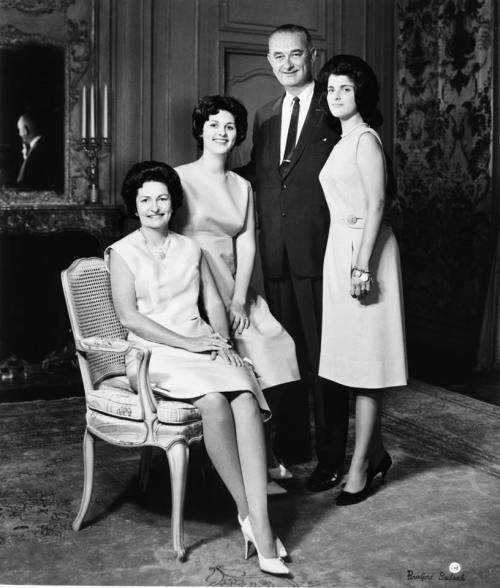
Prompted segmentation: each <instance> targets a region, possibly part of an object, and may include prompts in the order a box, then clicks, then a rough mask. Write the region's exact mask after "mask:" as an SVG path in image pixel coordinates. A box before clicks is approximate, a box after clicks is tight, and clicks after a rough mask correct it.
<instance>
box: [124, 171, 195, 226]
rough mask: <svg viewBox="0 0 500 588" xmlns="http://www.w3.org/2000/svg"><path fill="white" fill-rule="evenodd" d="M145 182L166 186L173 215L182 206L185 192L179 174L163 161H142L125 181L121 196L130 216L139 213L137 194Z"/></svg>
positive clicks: (129, 173)
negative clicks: (159, 183)
mask: <svg viewBox="0 0 500 588" xmlns="http://www.w3.org/2000/svg"><path fill="white" fill-rule="evenodd" d="M145 182H161V183H162V184H165V186H166V187H167V189H168V193H169V194H170V199H171V201H172V211H173V213H174V212H175V211H176V210H177V209H178V208H179V206H182V199H183V196H184V194H183V191H182V186H181V181H180V179H179V176H178V175H177V172H176V171H175V170H174V169H173V168H172V167H170V166H169V165H167V164H166V163H162V162H161V161H141V162H140V163H136V164H134V165H133V166H132V167H131V168H130V169H129V170H128V172H127V175H126V176H125V179H124V180H123V185H122V191H121V195H122V198H123V200H124V202H125V206H126V207H127V212H128V214H129V216H132V217H135V216H136V213H137V202H136V199H137V192H138V190H139V188H141V187H142V185H143V184H144V183H145Z"/></svg>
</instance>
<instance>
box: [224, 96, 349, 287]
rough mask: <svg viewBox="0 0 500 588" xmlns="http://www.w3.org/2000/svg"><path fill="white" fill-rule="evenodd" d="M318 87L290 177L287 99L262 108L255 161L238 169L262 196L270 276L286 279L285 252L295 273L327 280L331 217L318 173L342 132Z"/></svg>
mask: <svg viewBox="0 0 500 588" xmlns="http://www.w3.org/2000/svg"><path fill="white" fill-rule="evenodd" d="M319 95H320V93H319V91H318V87H317V86H316V88H315V91H314V95H313V99H312V101H311V106H310V108H309V112H308V114H307V117H306V119H305V122H304V126H303V127H302V131H301V133H300V136H299V140H298V143H297V146H296V148H295V151H294V154H293V157H292V160H291V163H290V165H289V167H288V170H287V172H286V174H285V175H284V176H283V177H281V176H280V173H279V163H280V137H281V109H282V104H283V98H284V96H281V97H280V98H278V99H275V100H272V101H271V102H269V103H268V104H266V105H265V106H263V107H262V108H260V109H259V110H258V112H257V114H256V117H255V123H254V130H253V150H252V160H251V162H250V163H249V164H248V165H247V166H245V167H244V168H239V169H236V170H235V171H236V172H237V173H239V174H241V175H242V176H243V177H245V178H246V179H248V180H249V181H251V182H252V184H253V186H254V188H255V190H256V192H257V211H258V215H259V228H260V231H259V238H260V252H261V259H262V269H263V273H264V277H265V278H280V277H282V273H283V266H284V259H285V253H286V255H287V257H288V260H289V265H290V269H291V271H292V272H293V273H294V274H295V275H297V276H302V277H310V278H312V277H321V276H322V273H323V257H324V254H325V248H326V241H327V238H328V229H329V225H330V215H329V212H328V207H327V205H326V201H325V198H324V195H323V191H322V189H321V185H320V183H319V179H318V174H319V172H320V170H321V168H322V167H323V165H324V163H325V161H326V159H327V158H328V155H329V154H330V152H331V150H332V148H333V146H334V145H335V143H336V142H337V141H338V139H339V133H338V131H336V130H335V129H334V127H333V126H332V125H331V124H329V123H328V122H327V119H326V116H325V114H324V112H323V111H322V110H321V109H320V107H319Z"/></svg>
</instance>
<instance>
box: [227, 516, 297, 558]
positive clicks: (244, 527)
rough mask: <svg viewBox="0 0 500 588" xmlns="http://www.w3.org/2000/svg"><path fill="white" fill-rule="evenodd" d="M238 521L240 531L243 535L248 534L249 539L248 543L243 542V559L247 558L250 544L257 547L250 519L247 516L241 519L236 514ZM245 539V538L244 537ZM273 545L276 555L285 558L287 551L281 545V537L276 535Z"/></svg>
mask: <svg viewBox="0 0 500 588" xmlns="http://www.w3.org/2000/svg"><path fill="white" fill-rule="evenodd" d="M238 523H239V524H240V527H241V532H242V533H243V537H245V535H246V536H248V538H249V540H250V544H249V543H245V559H248V558H249V557H250V553H249V551H250V549H249V547H250V545H251V544H253V545H254V547H255V549H257V542H256V541H255V537H254V534H253V529H252V525H251V523H250V519H249V518H248V517H246V518H245V519H242V518H241V517H240V515H239V514H238ZM245 541H246V538H245ZM274 546H275V547H276V553H277V554H278V557H279V558H281V559H285V558H286V557H288V551H287V550H286V548H285V546H284V545H283V543H282V541H281V539H280V538H279V537H276V539H275V540H274Z"/></svg>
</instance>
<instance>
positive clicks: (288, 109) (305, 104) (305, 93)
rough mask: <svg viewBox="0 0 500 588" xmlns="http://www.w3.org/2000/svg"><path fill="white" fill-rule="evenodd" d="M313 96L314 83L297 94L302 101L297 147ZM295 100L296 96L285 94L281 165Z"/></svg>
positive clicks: (282, 119)
mask: <svg viewBox="0 0 500 588" xmlns="http://www.w3.org/2000/svg"><path fill="white" fill-rule="evenodd" d="M313 94H314V82H311V83H310V84H308V85H307V86H306V87H305V88H304V89H303V90H302V92H301V93H300V94H297V98H299V100H300V102H299V104H300V110H299V120H298V123H297V138H296V140H295V145H297V142H298V140H299V137H300V133H301V131H302V127H303V126H304V121H305V120H306V116H307V112H308V111H309V106H311V100H312V97H313ZM294 98H295V96H293V95H292V94H289V93H288V92H287V93H286V94H285V97H284V98H283V106H282V108H281V143H280V163H281V162H282V161H283V156H284V155H285V146H286V138H287V135H288V127H289V126H290V118H291V117H292V108H293V99H294Z"/></svg>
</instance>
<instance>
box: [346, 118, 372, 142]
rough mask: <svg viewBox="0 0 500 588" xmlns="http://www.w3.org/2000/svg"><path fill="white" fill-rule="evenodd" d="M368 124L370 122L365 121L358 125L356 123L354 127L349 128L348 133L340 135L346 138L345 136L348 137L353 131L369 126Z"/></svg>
mask: <svg viewBox="0 0 500 588" xmlns="http://www.w3.org/2000/svg"><path fill="white" fill-rule="evenodd" d="M367 126H368V123H365V122H361V123H358V124H357V125H354V126H353V127H352V129H349V130H348V131H347V133H342V134H341V135H340V138H341V139H344V138H345V137H347V136H348V135H350V134H351V133H352V132H353V131H355V130H356V129H357V128H358V127H367Z"/></svg>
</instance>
